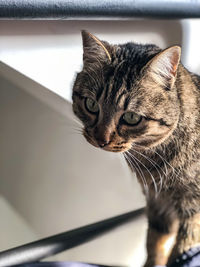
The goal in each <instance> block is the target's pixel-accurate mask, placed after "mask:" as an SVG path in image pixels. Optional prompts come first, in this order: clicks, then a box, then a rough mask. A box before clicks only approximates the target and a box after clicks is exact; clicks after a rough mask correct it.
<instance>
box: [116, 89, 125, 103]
mask: <svg viewBox="0 0 200 267" xmlns="http://www.w3.org/2000/svg"><path fill="white" fill-rule="evenodd" d="M125 94H126V91H125V90H123V91H122V93H121V94H120V95H119V96H118V99H117V101H116V105H118V104H119V102H120V100H121V98H122V96H123V95H125Z"/></svg>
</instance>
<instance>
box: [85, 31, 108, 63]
mask: <svg viewBox="0 0 200 267" xmlns="http://www.w3.org/2000/svg"><path fill="white" fill-rule="evenodd" d="M81 33H82V40H83V61H84V62H95V61H100V62H110V61H111V55H110V51H109V50H110V46H109V44H108V43H107V42H104V41H103V42H102V41H100V40H99V39H98V38H97V37H96V36H94V35H93V34H91V33H89V32H87V31H85V30H83V31H82V32H81Z"/></svg>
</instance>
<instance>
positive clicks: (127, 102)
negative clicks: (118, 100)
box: [124, 97, 130, 110]
mask: <svg viewBox="0 0 200 267" xmlns="http://www.w3.org/2000/svg"><path fill="white" fill-rule="evenodd" d="M129 101H130V98H129V97H127V98H126V99H125V101H124V110H126V109H127V107H128V105H129Z"/></svg>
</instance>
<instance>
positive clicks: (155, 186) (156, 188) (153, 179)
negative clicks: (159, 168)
mask: <svg viewBox="0 0 200 267" xmlns="http://www.w3.org/2000/svg"><path fill="white" fill-rule="evenodd" d="M129 153H130V152H129ZM130 156H132V157H134V155H133V154H131V153H130ZM134 158H135V160H137V161H138V162H139V163H140V164H141V165H142V166H143V167H144V168H145V169H146V170H147V172H148V173H149V174H150V176H151V179H152V181H153V184H154V189H155V194H156V197H157V196H158V187H157V184H156V181H155V178H154V177H153V175H152V173H151V172H150V171H149V169H148V168H147V167H146V166H145V165H144V164H143V163H142V162H141V161H140V160H139V159H138V158H136V157H134Z"/></svg>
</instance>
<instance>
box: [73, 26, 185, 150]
mask: <svg viewBox="0 0 200 267" xmlns="http://www.w3.org/2000/svg"><path fill="white" fill-rule="evenodd" d="M82 38H83V51H84V53H83V63H84V64H83V69H82V71H81V72H80V73H78V74H77V77H76V80H75V83H74V87H73V110H74V113H75V114H76V116H77V117H78V118H79V119H80V120H81V121H82V123H83V125H84V128H83V135H84V136H85V138H86V139H87V141H88V142H89V143H91V144H92V145H94V146H96V147H100V148H102V149H104V150H107V151H113V152H124V151H127V150H129V149H130V148H131V147H132V145H133V144H134V145H136V146H138V147H140V148H144V149H148V148H152V147H155V146H156V145H158V144H161V143H162V142H164V141H165V140H166V139H167V138H168V137H169V136H170V135H171V133H172V132H173V131H174V129H175V128H176V125H177V122H178V118H179V113H180V107H179V101H178V95H177V90H176V82H175V81H176V79H177V68H178V65H179V60H180V47H178V46H173V47H170V48H168V49H166V50H161V49H160V48H158V47H157V46H155V45H139V44H135V43H127V44H124V45H111V44H109V43H107V42H105V41H100V40H99V39H98V38H97V37H95V36H94V35H92V34H90V33H88V32H86V31H83V32H82Z"/></svg>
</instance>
